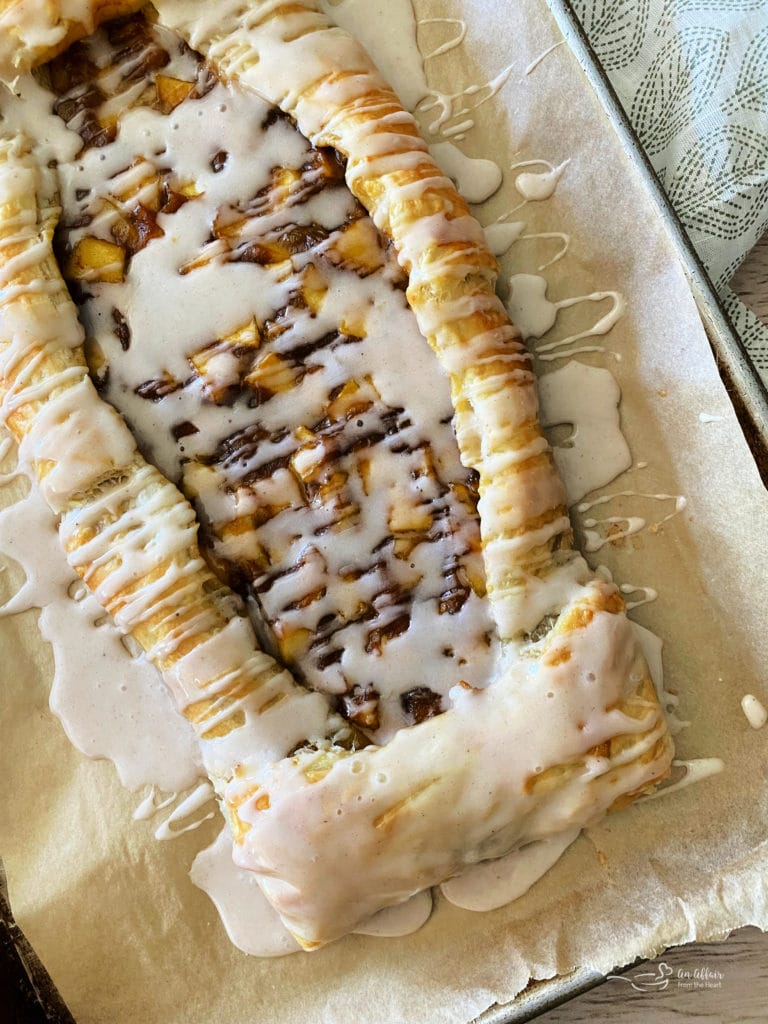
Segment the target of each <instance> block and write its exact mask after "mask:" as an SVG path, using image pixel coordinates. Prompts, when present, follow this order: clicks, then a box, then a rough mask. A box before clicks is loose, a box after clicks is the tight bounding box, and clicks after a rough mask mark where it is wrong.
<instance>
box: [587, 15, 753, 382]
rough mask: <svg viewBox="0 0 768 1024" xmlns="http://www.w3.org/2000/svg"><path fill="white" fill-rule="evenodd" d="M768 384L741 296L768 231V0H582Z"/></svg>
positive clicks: (602, 52)
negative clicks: (741, 281)
mask: <svg viewBox="0 0 768 1024" xmlns="http://www.w3.org/2000/svg"><path fill="white" fill-rule="evenodd" d="M572 3H573V7H574V9H575V11H576V14H577V15H578V17H579V18H580V20H581V22H582V25H583V26H584V29H585V31H586V33H587V35H588V36H589V39H590V42H591V43H592V46H593V47H594V49H595V51H596V53H597V55H598V57H599V59H600V61H601V63H602V65H603V67H604V68H605V70H606V72H607V74H608V76H609V78H610V79H611V82H612V83H613V86H614V88H615V90H616V92H617V93H618V96H619V99H620V101H621V103H622V105H623V106H624V109H625V110H626V112H627V114H628V115H629V117H630V119H631V121H632V124H633V125H634V127H635V130H636V132H637V134H638V136H639V138H640V141H641V142H642V144H643V146H644V147H645V150H646V152H647V154H648V156H649V158H650V160H651V162H652V163H653V166H654V167H655V169H656V171H657V173H658V175H659V177H660V179H661V183H662V185H663V186H664V188H665V189H666V192H667V195H668V196H669V198H670V200H671V202H672V204H673V206H674V207H675V209H676V210H677V213H678V215H679V217H680V219H681V221H682V222H683V225H684V226H685V228H686V230H687V232H688V234H689V236H690V238H691V241H692V242H693V244H694V246H695V247H696V250H697V252H698V253H699V256H700V257H701V259H702V261H703V263H704V265H705V266H706V268H707V270H708V272H709V274H710V277H711V278H712V280H713V282H714V283H715V286H716V288H717V290H718V292H719V294H720V297H721V299H722V300H723V302H724V305H725V307H726V309H727V311H728V313H729V314H730V316H731V319H732V321H733V323H734V326H735V327H736V330H737V331H738V332H739V334H740V336H741V338H742V340H743V342H744V344H745V346H746V348H747V350H748V352H749V353H750V355H751V357H752V360H753V362H754V364H755V366H756V368H757V370H758V372H759V373H760V375H761V376H762V378H763V380H764V381H765V383H766V385H768V328H767V327H765V326H764V325H763V324H762V323H761V322H760V321H759V320H758V318H757V317H756V316H755V315H754V313H752V311H751V310H750V309H748V308H747V306H745V305H744V303H742V302H741V301H740V300H739V299H738V297H737V296H736V295H735V294H734V293H733V291H731V289H730V287H729V283H730V281H731V279H732V277H733V275H734V274H735V272H736V270H737V269H738V267H739V265H740V264H741V262H742V260H743V259H744V257H745V256H746V255H747V253H748V252H749V251H750V249H752V247H753V246H754V245H755V243H756V242H757V241H758V239H759V238H760V237H761V236H762V235H763V234H764V233H765V231H766V230H768V0H572Z"/></svg>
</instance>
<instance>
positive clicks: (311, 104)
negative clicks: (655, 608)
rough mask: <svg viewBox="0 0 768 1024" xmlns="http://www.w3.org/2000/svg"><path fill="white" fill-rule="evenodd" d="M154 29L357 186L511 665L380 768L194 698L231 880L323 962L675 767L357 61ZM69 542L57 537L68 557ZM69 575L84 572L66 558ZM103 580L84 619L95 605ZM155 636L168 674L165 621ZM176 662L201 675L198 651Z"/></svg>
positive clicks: (414, 149) (489, 289) (325, 42)
mask: <svg viewBox="0 0 768 1024" xmlns="http://www.w3.org/2000/svg"><path fill="white" fill-rule="evenodd" d="M158 9H159V13H160V17H161V20H163V21H165V22H166V24H168V25H169V26H170V27H175V28H177V29H178V30H179V31H180V32H181V34H182V35H183V36H184V37H185V38H186V39H187V40H188V41H189V42H190V44H191V45H192V46H193V47H195V48H196V49H199V50H201V51H202V52H203V53H204V54H205V55H206V56H207V57H208V59H209V60H210V61H211V62H212V63H213V64H214V65H215V66H216V67H217V69H218V70H219V71H220V73H221V74H222V75H223V76H224V77H225V78H229V79H232V80H235V81H237V82H238V83H239V84H241V85H242V86H243V87H244V88H246V89H247V88H251V89H253V90H255V91H257V92H259V93H260V94H261V95H264V96H265V97H266V98H267V99H269V100H271V101H272V102H276V103H278V104H279V105H280V106H281V107H282V108H283V109H284V110H286V111H287V112H288V113H289V114H291V115H292V116H293V117H295V119H296V121H297V123H298V125H299V127H300V129H301V130H302V131H303V132H304V133H305V134H306V135H307V136H308V137H309V138H310V139H311V141H312V142H313V143H315V144H316V145H324V146H325V145H330V146H334V147H336V148H337V149H338V150H339V151H340V152H341V153H343V154H344V156H345V157H346V158H347V180H348V183H349V186H350V188H351V189H352V191H353V193H354V194H355V195H356V196H357V197H358V198H359V199H360V200H361V201H362V202H363V204H364V205H365V206H366V207H367V208H368V209H369V211H370V213H371V215H372V217H373V219H374V222H375V223H376V225H377V226H378V227H379V229H380V230H381V231H383V232H384V233H385V234H386V235H387V236H388V237H389V238H390V239H391V240H392V241H393V243H394V245H395V247H396V249H397V251H398V254H399V258H400V261H401V263H402V265H403V266H404V268H405V269H406V270H407V272H408V275H409V290H408V298H409V301H410V303H411V305H412V308H413V310H414V312H415V313H416V316H417V318H418V321H419V324H420V326H421V329H422V331H423V333H424V334H425V335H426V337H427V338H428V340H429V341H430V343H431V344H432V346H433V348H434V350H435V352H436V354H437V357H438V359H439V361H440V363H441V364H442V366H443V367H444V368H445V370H446V371H447V372H448V374H449V375H450V379H451V384H452V390H453V399H454V406H455V413H456V415H455V425H456V433H457V438H458V442H459V446H460V450H461V453H462V458H463V460H464V461H465V463H466V464H467V465H468V466H471V467H473V468H474V469H476V470H477V472H478V474H479V477H480V491H481V503H480V514H481V524H482V536H483V545H484V557H485V562H486V571H487V578H488V591H489V599H490V602H491V607H492V609H493V613H494V616H495V619H496V622H497V625H498V629H499V633H500V635H501V637H502V639H504V640H507V641H509V644H508V650H507V657H506V658H505V660H504V663H503V664H502V665H501V666H500V668H499V672H498V675H497V678H496V679H495V680H494V681H493V682H492V683H491V684H490V686H489V687H488V688H487V689H486V690H482V691H478V690H473V689H472V688H470V687H457V688H456V690H455V691H454V692H453V694H452V698H453V704H452V707H451V708H450V709H449V710H448V711H447V712H446V713H445V714H443V715H440V716H438V717H436V718H433V719H430V720H429V721H427V722H424V723H422V724H421V725H418V726H415V727H413V728H410V729H404V730H402V731H401V732H400V733H398V735H397V736H396V737H395V738H394V739H393V740H392V741H391V742H390V743H388V744H387V745H385V746H382V747H377V746H374V745H369V746H367V747H365V748H364V749H362V750H354V749H349V746H348V745H347V746H342V745H340V744H339V743H337V742H335V741H334V739H333V738H332V737H329V730H328V723H327V718H326V719H322V721H321V716H319V715H318V717H317V721H315V720H314V719H313V720H312V722H313V723H314V731H312V729H310V728H308V727H307V723H306V722H302V723H301V727H300V728H298V727H297V728H298V731H299V732H300V733H302V732H303V736H304V738H305V739H311V738H313V737H318V736H320V737H322V736H323V728H322V726H325V733H324V735H325V738H324V739H322V738H320V739H315V740H314V742H313V743H311V744H304V745H303V746H302V747H301V748H300V749H299V750H297V751H296V752H295V753H294V754H293V755H292V756H290V757H285V756H283V755H284V753H285V750H284V749H283V750H282V751H281V750H278V749H275V750H274V754H273V757H272V763H271V764H266V765H265V757H264V751H265V750H268V749H269V746H268V743H269V739H268V737H269V735H270V728H269V723H266V724H264V723H263V721H262V720H261V719H264V718H266V717H268V716H267V715H266V714H264V712H266V711H268V710H271V709H272V708H273V706H277V707H279V706H280V704H281V703H283V706H284V707H289V708H290V707H291V705H292V703H293V700H294V691H293V690H290V689H289V690H288V691H287V692H286V694H283V695H282V696H281V693H278V694H277V697H278V700H277V705H273V704H271V703H265V704H264V705H262V708H261V710H262V716H261V719H259V720H258V727H259V728H260V729H261V731H260V732H259V729H258V728H256V727H255V726H253V723H249V720H248V718H247V715H246V716H245V718H244V719H243V720H241V719H240V718H239V717H236V715H235V713H234V712H235V711H238V712H239V711H240V710H242V707H241V705H240V704H238V703H237V700H234V702H232V701H231V700H230V697H229V696H227V693H226V690H225V689H224V690H223V691H222V692H223V693H224V694H225V697H224V700H225V706H224V709H223V712H222V714H221V715H219V714H218V712H217V710H216V705H215V701H214V702H213V703H211V698H209V697H205V695H204V694H201V695H200V697H201V699H200V700H190V701H188V705H189V706H191V707H195V708H197V707H198V706H199V707H200V708H201V712H200V713H201V715H202V716H204V717H206V716H207V718H206V720H207V721H208V722H209V723H210V728H211V729H215V730H218V732H217V733H214V734H213V735H211V736H209V737H208V742H213V743H215V744H218V746H217V748H216V749H217V751H218V755H219V759H218V762H217V769H218V774H217V779H218V781H219V791H220V792H222V793H223V798H224V807H225V810H226V813H227V816H228V819H229V821H230V825H231V827H232V832H233V837H234V840H235V859H236V861H237V862H238V863H239V864H240V865H241V866H243V867H246V868H249V869H250V870H253V871H254V872H255V873H256V875H257V877H258V878H259V881H260V883H261V885H262V888H263V889H264V891H265V893H266V894H267V896H268V897H269V898H270V900H271V901H272V902H273V904H274V905H275V907H276V908H277V909H278V911H279V912H280V914H281V915H282V917H283V919H284V921H285V922H286V924H287V925H288V927H289V928H290V930H291V931H292V932H293V933H294V934H295V935H296V937H297V938H298V940H299V941H300V942H301V944H302V945H303V946H304V947H305V948H307V949H313V948H316V947H318V946H320V945H322V944H323V943H325V942H328V941H331V940H332V939H335V938H337V937H339V936H341V935H343V934H345V933H346V932H348V931H350V930H352V929H353V928H354V927H355V926H356V925H357V924H359V923H360V922H361V921H362V920H364V919H365V918H366V917H368V916H370V915H371V914H372V913H374V912H375V911H376V910H378V909H380V908H381V907H384V906H388V905H392V904H394V903H398V902H400V901H402V900H405V899H407V898H408V897H409V896H410V895H411V894H412V893H414V892H416V891H418V890H420V889H423V888H424V887H426V886H429V885H432V884H435V883H437V882H440V881H442V880H444V879H446V878H448V877H450V876H452V875H455V874H456V873H458V872H459V871H461V870H462V869H463V868H464V867H465V866H467V865H468V864H472V863H476V862H477V861H480V860H483V859H487V858H491V857H498V856H501V855H503V854H505V853H507V852H508V851H510V850H512V849H515V848H516V847H519V846H521V845H523V844H525V843H527V842H530V841H533V840H536V839H542V838H547V837H550V836H552V835H555V834H557V833H559V832H561V831H563V830H565V829H571V828H573V827H574V826H584V825H588V824H590V823H592V822H594V821H596V820H597V819H599V818H600V817H601V816H602V815H603V814H604V813H605V812H606V811H607V810H608V809H610V808H611V807H616V806H620V805H622V804H623V803H625V802H627V801H628V800H629V799H631V798H632V797H633V796H635V795H636V794H638V793H641V792H644V791H646V790H647V789H649V788H650V787H651V786H652V785H654V784H655V783H656V782H657V781H658V780H659V779H661V778H662V777H664V775H665V774H666V773H667V771H668V768H669V764H670V760H671V743H670V740H669V737H668V733H667V730H666V726H665V723H664V719H663V715H662V712H661V709H660V707H659V703H658V700H657V697H656V694H655V691H654V688H653V684H652V682H651V680H650V678H649V675H648V670H647V667H646V665H645V662H644V661H643V659H642V657H641V655H640V654H639V652H638V650H637V645H636V643H635V640H634V636H633V634H632V630H631V627H630V624H629V622H628V621H627V619H626V616H625V614H624V606H623V602H622V601H621V598H620V596H619V595H618V593H617V591H616V589H615V587H613V586H612V585H609V584H606V583H604V582H603V581H600V580H594V579H591V577H590V572H589V569H588V567H587V566H586V563H585V562H584V561H583V559H582V558H581V556H580V555H579V554H578V552H576V551H574V550H573V548H572V541H571V529H570V523H569V520H568V516H567V510H566V501H565V495H564V490H563V487H562V484H561V482H560V480H559V478H558V476H557V474H556V472H555V469H554V467H553V463H552V457H551V452H550V450H549V447H548V445H547V443H546V441H545V439H544V438H543V436H542V435H541V431H540V429H539V425H538V418H537V401H536V393H535V383H534V378H533V373H532V370H531V365H530V357H529V356H528V354H527V353H526V352H525V350H524V348H523V345H522V343H521V340H520V337H519V334H518V333H517V332H516V331H515V329H514V328H513V327H512V325H511V324H510V323H509V321H508V318H507V316H506V313H505V311H504V308H503V306H502V304H501V303H500V301H499V300H498V298H497V297H496V295H495V290H494V289H495V280H496V264H495V261H494V259H493V257H492V256H491V254H490V253H489V251H488V249H487V247H486V245H485V242H484V238H483V235H482V231H481V229H480V227H479V226H478V225H477V223H476V222H475V221H474V220H473V219H472V218H471V217H470V216H469V213H468V210H467V206H466V204H465V203H464V201H463V200H462V199H461V197H460V196H459V195H458V194H457V193H456V191H455V189H454V187H453V185H452V183H451V182H450V181H449V180H448V179H447V178H445V177H444V176H443V175H442V174H441V172H440V171H439V169H438V168H437V167H436V165H435V164H434V162H433V161H432V160H431V158H430V157H429V154H428V152H427V147H426V145H425V143H424V142H423V141H422V140H421V139H420V137H419V135H418V131H417V128H416V125H415V122H414V121H413V118H412V117H411V116H410V115H409V114H407V113H406V112H405V111H403V110H402V108H401V107H400V105H399V103H398V101H397V99H396V97H395V95H394V93H393V92H392V90H391V89H390V88H389V87H388V86H387V85H386V84H385V83H384V82H383V81H382V79H381V78H380V77H379V75H378V73H377V72H376V70H375V69H374V68H373V66H372V64H371V62H370V59H369V58H368V56H367V55H366V54H365V52H364V51H363V50H362V48H361V47H359V45H358V44H357V43H356V42H355V41H354V40H352V39H351V37H349V36H348V35H347V34H346V33H343V32H341V30H339V29H337V28H335V27H333V26H332V25H331V24H330V23H329V22H328V21H327V19H326V18H325V17H324V15H322V13H321V12H320V11H319V9H318V7H317V6H316V5H314V4H312V3H310V2H307V3H298V2H292V3H279V2H272V0H267V2H261V3H255V4H252V5H251V6H247V5H243V4H242V3H238V4H232V3H229V2H225V3H221V4H215V5H212V4H204V3H180V2H179V3H176V2H174V0H168V2H161V3H159V4H158ZM148 472H152V471H149V470H148ZM67 514H69V513H67ZM67 514H65V519H64V522H65V524H66V522H67ZM88 521H89V522H91V521H92V520H91V519H89V520H88ZM75 522H76V523H77V517H75ZM97 522H98V523H100V522H101V519H100V518H99V517H98V516H97ZM78 529H79V527H78V528H76V529H75V531H74V534H73V533H72V531H70V529H69V527H68V526H66V525H65V526H64V528H63V531H62V532H63V535H64V537H65V542H66V543H67V544H68V546H69V545H70V544H71V541H70V540H69V538H70V537H71V536H73V535H75V536H78V537H79V536H80V534H79V533H78ZM91 529H93V527H91ZM102 535H103V538H104V544H103V546H102V547H101V548H98V546H97V545H94V546H93V547H92V548H88V544H89V543H90V541H91V540H92V539H93V538H92V537H91V536H90V535H89V533H88V531H86V534H85V536H84V537H83V540H82V543H81V542H80V541H79V540H76V541H75V542H74V550H75V551H77V550H78V549H79V550H80V551H81V552H82V551H84V550H85V551H86V552H87V554H86V555H81V556H80V564H81V565H85V566H86V567H87V568H86V572H84V573H83V575H84V577H85V576H87V575H88V574H89V572H92V568H91V567H92V566H95V565H98V566H99V567H101V565H102V560H106V561H107V563H109V559H110V550H112V549H110V547H109V542H110V539H111V535H110V533H109V531H108V530H106V531H101V530H100V528H97V529H96V532H95V534H94V536H102ZM119 539H120V538H119V531H118V540H119ZM139 539H140V537H139ZM138 547H139V546H137V550H138ZM92 555H93V556H95V561H93V559H92V557H91V556H92ZM70 561H72V563H73V564H75V565H76V566H77V564H78V556H77V555H75V557H74V558H73V555H72V552H71V551H70ZM99 577H100V572H96V575H95V577H94V581H95V583H96V584H97V587H96V594H97V597H100V599H101V596H103V597H105V598H108V597H109V594H108V590H109V588H108V587H107V588H102V590H101V592H100V590H99V585H100V583H101V580H100V578H99ZM153 582H154V580H150V583H153ZM119 583H120V584H121V585H118V586H116V587H115V592H116V593H117V594H121V592H122V590H123V586H122V584H123V580H122V579H120V580H119ZM213 586H214V587H215V584H213ZM100 593H101V596H100ZM120 600H122V598H121V599H120ZM179 600H180V601H181V595H180V598H179ZM136 603H137V602H132V601H130V600H129V601H128V602H127V604H128V606H129V607H132V606H133V605H134V604H136ZM107 606H108V607H109V606H110V605H109V602H107ZM112 608H113V610H115V611H116V612H117V614H118V615H119V614H120V613H121V612H122V604H118V606H117V607H116V606H115V603H114V602H113V603H112ZM118 621H119V622H120V619H119V618H118ZM238 621H240V620H238ZM126 624H127V623H126ZM121 625H124V624H123V623H122V622H121ZM157 626H158V634H159V635H158V637H157V641H156V642H157V643H158V644H159V645H160V649H161V650H162V649H164V647H163V642H164V641H163V636H164V633H165V631H166V630H168V628H169V622H168V617H167V616H165V617H161V620H158V621H157ZM124 628H125V625H124ZM223 632H224V630H223V629H222V630H221V631H220V634H223ZM175 635H176V634H174V637H175ZM203 636H204V638H205V639H204V640H203V643H202V645H201V649H204V648H205V646H206V641H207V637H205V633H204V634H203ZM174 642H175V640H174ZM186 650H187V651H188V656H189V657H192V658H195V657H196V655H195V639H194V637H192V636H190V638H189V646H188V648H186ZM243 652H244V653H245V650H244V648H243ZM264 657H266V656H264ZM157 660H158V659H156V661H157ZM183 660H184V659H179V661H183ZM161 667H162V666H161ZM172 667H173V666H172ZM166 671H167V670H166ZM233 671H236V670H235V669H233ZM270 671H275V672H277V670H276V669H271V670H270ZM277 675H278V676H279V675H280V674H279V673H277ZM217 678H220V677H217ZM171 682H172V685H173V684H174V682H175V680H174V678H173V674H172V679H171ZM285 685H286V687H288V684H287V683H286V684H285ZM247 690H248V684H246V691H247ZM230 694H231V691H230ZM238 699H239V696H238ZM306 699H307V700H312V699H314V698H311V697H309V696H307V698H306ZM227 700H230V703H229V704H226V701H227ZM187 713H189V707H188V711H187ZM310 717H311V716H310ZM254 720H255V719H254ZM308 721H309V719H308ZM310 724H312V723H310ZM262 726H263V728H262ZM254 730H255V731H256V732H257V733H258V738H259V743H260V744H261V746H259V743H255V742H254V737H253V733H254ZM249 752H250V753H249ZM225 779H228V781H226V782H225V783H224V785H222V780H225Z"/></svg>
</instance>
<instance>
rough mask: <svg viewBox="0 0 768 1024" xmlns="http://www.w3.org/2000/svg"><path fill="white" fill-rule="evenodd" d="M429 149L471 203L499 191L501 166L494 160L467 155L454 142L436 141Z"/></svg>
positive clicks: (487, 197) (478, 201)
mask: <svg viewBox="0 0 768 1024" xmlns="http://www.w3.org/2000/svg"><path fill="white" fill-rule="evenodd" d="M429 151H430V153H431V154H432V156H433V157H434V159H435V160H436V162H437V163H438V164H439V165H440V167H441V169H442V170H443V172H444V173H445V174H447V175H448V177H449V178H451V180H452V181H453V182H454V183H455V185H456V188H457V189H458V190H459V192H461V194H462V195H463V196H464V198H465V199H466V200H467V202H469V203H484V202H485V200H486V199H490V197H491V196H492V195H493V194H494V192H496V191H498V189H499V187H500V185H501V181H502V173H501V168H500V167H499V165H498V164H497V163H495V162H494V161H493V160H479V159H477V158H472V157H468V156H466V155H465V154H464V153H462V151H461V150H460V149H459V148H458V147H457V146H454V144H453V143H452V142H435V143H434V144H433V145H431V146H430V147H429Z"/></svg>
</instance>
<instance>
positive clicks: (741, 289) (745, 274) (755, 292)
mask: <svg viewBox="0 0 768 1024" xmlns="http://www.w3.org/2000/svg"><path fill="white" fill-rule="evenodd" d="M731 288H732V289H733V290H734V291H735V292H736V294H737V295H738V296H739V297H740V298H741V299H742V300H743V301H744V302H745V303H746V304H747V305H748V306H749V308H750V309H751V310H752V312H753V313H755V314H756V315H757V316H758V317H760V319H761V320H762V321H763V323H764V324H768V234H765V235H763V237H762V238H761V239H760V241H759V242H758V243H757V245H756V246H755V248H754V249H753V250H752V252H751V253H750V254H749V256H748V257H747V258H746V260H745V261H744V262H743V263H742V265H741V266H740V267H739V269H738V270H737V272H736V276H735V277H734V278H733V280H732V281H731ZM766 1019H768V1011H766Z"/></svg>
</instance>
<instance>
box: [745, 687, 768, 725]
mask: <svg viewBox="0 0 768 1024" xmlns="http://www.w3.org/2000/svg"><path fill="white" fill-rule="evenodd" d="M741 710H742V711H743V712H744V715H745V717H746V719H747V721H748V722H749V724H750V725H751V726H752V728H753V729H762V728H763V726H764V725H765V723H766V722H768V711H767V710H766V708H765V705H764V704H763V703H762V702H761V701H760V700H758V698H757V697H755V695H754V694H752V693H745V694H744V696H743V697H742V698H741Z"/></svg>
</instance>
